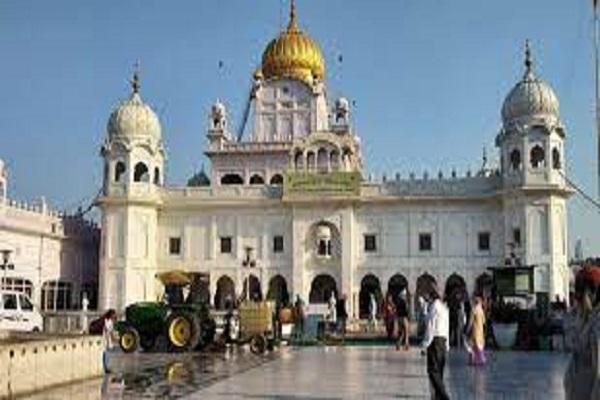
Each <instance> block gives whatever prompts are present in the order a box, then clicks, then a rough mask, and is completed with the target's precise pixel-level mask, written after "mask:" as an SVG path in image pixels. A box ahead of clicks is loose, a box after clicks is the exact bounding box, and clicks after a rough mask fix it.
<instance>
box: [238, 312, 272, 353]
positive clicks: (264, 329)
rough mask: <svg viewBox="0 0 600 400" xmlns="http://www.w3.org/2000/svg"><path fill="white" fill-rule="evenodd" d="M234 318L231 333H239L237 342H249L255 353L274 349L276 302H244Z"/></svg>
mask: <svg viewBox="0 0 600 400" xmlns="http://www.w3.org/2000/svg"><path fill="white" fill-rule="evenodd" d="M233 318H234V319H233V320H232V321H231V324H232V327H234V329H231V334H232V335H233V334H234V332H235V333H237V334H238V335H237V337H235V339H234V341H235V342H237V343H238V344H240V345H242V344H245V343H249V344H250V351H252V353H254V354H264V353H265V352H266V351H267V350H272V349H273V347H274V346H275V344H276V341H277V335H276V334H275V333H276V331H275V318H276V316H275V302H273V301H259V302H254V301H246V302H243V303H241V304H240V307H239V313H238V315H237V316H234V317H233ZM236 318H237V319H236Z"/></svg>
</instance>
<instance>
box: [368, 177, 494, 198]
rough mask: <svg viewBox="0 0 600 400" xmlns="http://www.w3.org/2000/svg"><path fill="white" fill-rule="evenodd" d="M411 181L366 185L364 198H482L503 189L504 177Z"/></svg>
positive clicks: (392, 181)
mask: <svg viewBox="0 0 600 400" xmlns="http://www.w3.org/2000/svg"><path fill="white" fill-rule="evenodd" d="M410 177H411V178H409V179H404V180H400V179H396V180H386V181H385V182H381V183H364V184H363V185H362V191H361V194H362V197H397V196H406V197H411V196H414V197H424V196H435V197H481V196H486V195H493V194H494V193H496V192H497V191H498V190H500V189H501V188H502V177H500V176H497V175H491V176H471V177H465V178H450V179H444V178H443V177H442V178H441V179H440V177H439V176H438V178H434V179H430V178H429V177H428V176H427V177H425V176H424V177H423V179H416V178H415V177H414V175H412V174H411V175H410Z"/></svg>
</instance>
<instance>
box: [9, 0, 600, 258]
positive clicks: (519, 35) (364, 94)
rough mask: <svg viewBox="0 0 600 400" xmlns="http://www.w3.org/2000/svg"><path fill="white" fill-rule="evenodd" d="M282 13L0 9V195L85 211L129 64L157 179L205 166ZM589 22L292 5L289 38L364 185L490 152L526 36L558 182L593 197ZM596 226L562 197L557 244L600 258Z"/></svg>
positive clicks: (510, 7)
mask: <svg viewBox="0 0 600 400" xmlns="http://www.w3.org/2000/svg"><path fill="white" fill-rule="evenodd" d="M287 1H288V0H284V1H282V0H253V1H248V0H219V1H216V0H215V1H208V0H202V1H176V2H174V1H151V0H139V1H116V0H114V1H101V2H100V1H96V2H84V1H80V0H72V1H52V2H50V1H41V0H39V1H29V0H2V1H0V54H2V58H1V60H2V61H1V62H0V82H1V85H0V158H3V159H4V160H5V161H6V162H7V164H8V166H9V168H10V175H11V184H10V192H11V197H14V198H19V199H27V200H34V199H36V198H38V197H39V196H40V195H45V196H46V197H47V198H48V199H49V200H50V201H51V202H52V203H53V204H55V205H56V206H57V207H60V208H67V209H70V210H74V209H75V208H76V207H77V206H78V205H80V204H86V203H87V202H89V200H90V199H91V198H92V197H93V195H94V194H95V193H96V192H97V191H98V188H99V185H100V182H101V171H102V168H101V160H100V157H99V149H100V145H101V143H102V140H103V138H104V136H105V130H106V121H107V118H108V116H109V114H110V111H111V109H112V108H113V107H114V106H115V105H116V104H117V103H118V101H119V100H121V99H123V98H124V97H126V96H127V95H128V93H129V88H128V83H127V81H128V79H129V78H130V75H131V72H132V69H133V67H132V66H133V64H134V62H135V61H136V60H140V61H141V64H142V95H143V97H144V99H145V100H146V101H147V102H149V103H150V104H151V105H152V106H153V107H154V109H155V110H156V111H157V113H158V114H159V116H160V118H161V121H162V124H163V137H164V139H165V142H166V145H167V149H168V156H169V160H168V166H167V179H168V182H169V184H182V183H184V182H185V181H186V179H187V178H188V177H189V176H190V175H191V174H193V173H194V172H195V171H197V170H198V169H199V168H200V167H201V165H202V164H203V163H204V162H206V161H205V159H204V156H203V150H204V145H205V140H204V135H205V126H206V113H207V110H208V109H209V106H210V104H211V103H212V102H213V101H214V100H215V99H216V98H220V99H222V100H223V101H224V102H225V103H226V104H227V106H228V107H229V108H230V110H231V113H232V114H233V115H232V123H234V124H237V121H238V120H239V119H240V109H241V106H242V103H243V100H244V98H245V96H246V95H247V90H248V87H249V83H250V77H251V74H252V71H253V70H254V68H255V67H256V66H257V65H258V63H259V61H260V55H261V53H262V51H263V49H264V47H265V45H266V44H267V42H268V41H269V40H270V39H271V38H273V37H274V36H275V35H276V34H277V32H278V30H279V29H280V27H281V26H282V24H284V23H285V21H286V20H287V7H288V3H287ZM591 11H592V10H591V1H588V0H571V1H565V0H527V1H524V0H503V1H482V0H456V1H448V0H446V1H443V0H402V1H400V0H377V1H364V0H327V1H322V0H320V1H318V0H298V14H299V20H300V25H301V27H302V28H304V29H305V30H306V31H308V32H309V33H310V35H311V36H312V37H313V38H315V39H316V40H318V41H319V42H320V44H321V46H322V48H323V51H324V53H325V56H326V58H327V67H328V69H327V78H328V86H329V94H330V97H335V96H337V95H345V96H347V97H348V98H350V99H352V100H354V101H355V102H356V107H355V109H354V110H353V117H354V121H355V124H356V129H357V132H358V133H359V134H360V136H361V137H362V142H363V146H364V147H363V156H364V158H365V161H366V167H367V171H368V172H373V173H375V174H377V175H381V174H382V173H386V174H387V175H388V176H392V175H393V174H394V173H395V172H396V171H398V172H400V173H401V174H402V175H404V176H407V175H408V174H409V172H410V171H415V172H416V173H417V174H421V173H422V172H423V171H424V170H429V171H430V174H436V173H437V171H438V170H439V169H440V168H441V169H442V170H443V171H445V172H446V174H449V173H450V170H451V168H452V167H455V168H457V169H458V170H459V171H461V172H462V173H464V172H465V171H466V170H467V169H468V168H471V169H473V170H475V169H476V168H477V167H478V166H479V165H480V162H481V153H482V147H483V146H484V145H485V146H487V147H488V153H490V154H495V152H496V149H495V148H494V137H495V135H496V133H497V131H498V128H499V124H500V116H499V115H500V108H501V105H502V101H503V99H504V96H505V95H506V94H507V93H508V91H509V90H510V89H511V87H512V86H513V85H514V83H515V82H516V81H517V80H518V79H519V78H520V77H521V75H522V71H523V42H524V40H525V39H526V38H529V39H531V41H532V47H533V54H534V58H535V62H536V70H537V72H538V74H539V75H540V76H541V77H543V78H544V79H546V80H547V81H549V82H550V83H551V84H552V86H553V87H554V89H555V90H556V92H557V94H558V96H559V99H560V101H561V114H562V118H563V122H564V123H565V125H566V126H567V130H568V142H567V146H568V150H567V151H568V155H567V158H568V160H567V162H568V167H569V170H570V173H571V176H572V177H573V178H574V180H575V181H577V182H578V183H579V184H580V185H581V186H582V187H584V188H585V189H586V190H587V191H588V192H589V193H591V194H594V196H596V193H597V188H596V174H595V168H596V155H595V149H596V139H595V133H594V123H593V121H594V112H593V110H594V101H593V100H594V85H593V79H592V78H593V53H592V41H591V35H592V29H593V25H592V16H591ZM339 54H342V55H343V62H342V63H340V62H338V61H337V58H338V55H339ZM219 60H223V62H224V65H225V67H224V68H223V69H222V70H221V71H219V68H218V63H219ZM599 222H600V213H599V212H598V211H597V210H595V209H593V208H592V207H591V206H589V205H588V204H587V203H585V202H584V201H583V200H582V199H581V198H578V197H574V198H573V199H572V200H570V224H569V229H570V231H569V235H570V239H571V242H573V241H574V239H575V238H577V237H581V238H582V240H583V243H584V250H585V251H586V253H588V254H589V253H591V252H595V253H598V254H600V240H599V239H600V233H599V232H598V229H595V228H596V227H597V226H598V225H599Z"/></svg>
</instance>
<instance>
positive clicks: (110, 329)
mask: <svg viewBox="0 0 600 400" xmlns="http://www.w3.org/2000/svg"><path fill="white" fill-rule="evenodd" d="M116 319H117V312H116V311H115V310H113V309H110V310H108V311H107V312H106V313H105V314H104V326H103V328H102V349H103V351H102V367H103V369H104V373H105V374H110V369H109V368H108V353H109V352H110V351H111V350H112V349H113V347H114V345H113V341H114V340H115V320H116Z"/></svg>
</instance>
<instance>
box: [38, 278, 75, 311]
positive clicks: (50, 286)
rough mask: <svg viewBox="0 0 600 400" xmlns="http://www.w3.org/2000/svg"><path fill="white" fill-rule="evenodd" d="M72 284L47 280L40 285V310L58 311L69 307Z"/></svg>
mask: <svg viewBox="0 0 600 400" xmlns="http://www.w3.org/2000/svg"><path fill="white" fill-rule="evenodd" d="M72 296H73V284H72V283H71V282H64V281H48V282H44V284H43V285H42V310H44V311H58V310H69V309H70V308H71V303H72Z"/></svg>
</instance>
